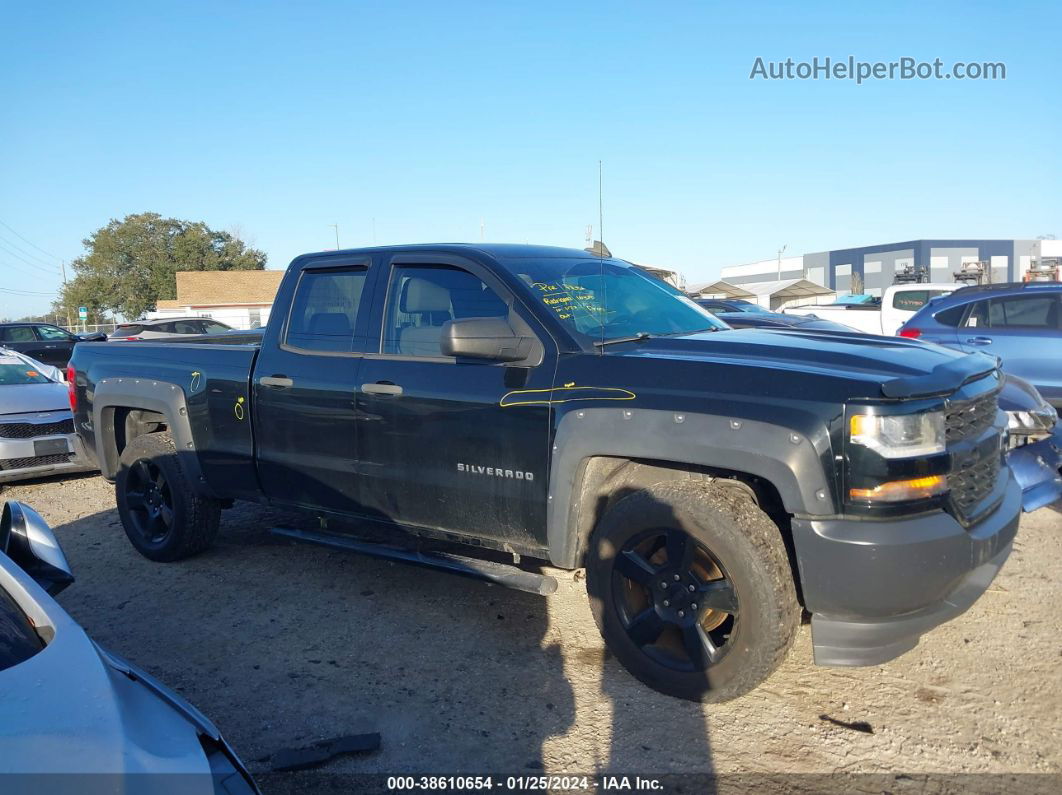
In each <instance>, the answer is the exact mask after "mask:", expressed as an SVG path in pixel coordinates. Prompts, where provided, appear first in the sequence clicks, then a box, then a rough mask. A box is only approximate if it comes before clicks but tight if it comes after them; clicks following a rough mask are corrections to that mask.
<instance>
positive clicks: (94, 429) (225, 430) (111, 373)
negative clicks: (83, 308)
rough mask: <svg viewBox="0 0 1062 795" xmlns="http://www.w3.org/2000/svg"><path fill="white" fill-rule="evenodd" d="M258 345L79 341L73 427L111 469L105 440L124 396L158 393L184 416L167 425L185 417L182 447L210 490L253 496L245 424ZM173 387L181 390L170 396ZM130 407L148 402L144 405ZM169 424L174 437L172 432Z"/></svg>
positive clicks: (250, 439) (250, 437)
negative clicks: (185, 435) (185, 437)
mask: <svg viewBox="0 0 1062 795" xmlns="http://www.w3.org/2000/svg"><path fill="white" fill-rule="evenodd" d="M257 353H258V347H257V346H256V345H208V344H196V343H173V342H166V343H152V342H129V343H125V344H122V345H111V344H107V343H82V344H81V345H79V346H78V347H77V349H76V351H75V354H74V358H73V360H72V361H73V364H74V367H75V369H76V389H77V394H78V408H77V412H76V415H75V420H74V422H75V428H76V430H77V432H78V434H79V435H80V436H81V437H82V438H83V439H84V441H85V443H86V446H88V447H90V449H92V450H95V451H96V454H97V456H99V457H101V459H102V460H101V461H100V464H101V469H102V470H103V472H104V475H105V476H107V477H113V475H114V471H113V469H112V467H111V466H109V465H108V462H107V460H106V458H107V456H106V455H105V453H104V452H103V451H104V446H105V445H106V444H107V442H108V439H107V438H104V437H106V436H107V435H110V436H112V437H113V435H114V433H115V430H114V426H113V423H108V417H113V416H114V411H115V410H117V409H121V408H123V407H126V406H127V405H128V404H130V403H132V404H135V403H136V401H137V399H136V398H135V397H132V398H130V397H129V395H145V396H151V395H158V396H160V397H163V398H165V400H167V401H174V400H175V401H176V402H174V403H173V405H175V406H181V405H182V404H183V407H184V408H186V415H184V416H181V415H180V411H179V408H178V409H177V410H176V412H175V413H176V414H177V415H178V416H173V417H167V421H168V422H169V423H170V425H171V427H174V426H178V425H181V424H183V423H187V427H188V431H189V432H190V441H191V444H192V446H191V448H188V446H187V442H186V443H185V444H184V445H182V447H183V448H184V449H183V450H181V451H180V452H187V453H188V454H190V455H194V456H195V458H196V460H197V462H198V467H199V469H200V471H201V475H202V478H203V481H204V484H205V486H206V487H207V489H208V490H209V492H211V493H212V494H213V495H214V496H217V497H222V498H224V497H233V498H244V499H246V498H254V497H257V495H258V480H257V475H256V472H255V467H254V433H253V429H252V427H251V411H250V393H249V391H248V384H249V383H250V373H251V369H252V367H253V366H254V360H255V357H256V355H257ZM174 390H178V391H179V393H180V394H179V396H176V397H175V396H174V395H173V392H174ZM129 407H132V408H151V406H150V405H147V404H146V403H145V405H142V406H137V405H131V406H129ZM178 435H179V434H178V432H177V428H174V438H175V440H177V438H178Z"/></svg>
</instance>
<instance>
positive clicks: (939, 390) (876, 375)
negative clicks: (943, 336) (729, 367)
mask: <svg viewBox="0 0 1062 795" xmlns="http://www.w3.org/2000/svg"><path fill="white" fill-rule="evenodd" d="M623 348H624V351H623V353H624V355H627V356H632V357H661V358H670V359H684V360H701V361H708V362H714V363H720V364H725V363H729V364H741V365H745V366H757V367H763V368H767V369H775V370H794V371H799V372H801V373H819V374H822V375H824V376H842V377H845V378H849V379H851V378H856V379H858V380H861V381H865V382H869V383H870V384H872V385H873V386H872V388H871V389H870V390H869V391H868V393H867V394H866V395H865V396H866V397H888V398H908V397H920V396H928V395H942V394H948V393H950V392H953V391H955V390H956V389H958V388H959V387H960V386H962V385H963V384H964V383H966V382H968V381H972V380H974V379H976V378H979V377H981V376H984V375H987V374H988V373H991V372H993V371H994V370H996V369H997V367H998V361H997V360H996V358H995V357H993V356H988V355H986V354H983V353H973V354H966V353H960V352H958V351H953V350H951V349H950V348H945V347H942V346H940V345H934V344H932V343H925V342H919V341H918V340H911V339H906V338H904V337H881V336H876V335H872V334H860V333H858V332H854V333H851V334H846V333H837V332H822V331H816V330H814V329H802V328H794V329H751V328H750V329H730V330H724V331H716V332H704V333H700V334H689V335H683V336H675V337H655V338H650V339H648V340H645V341H643V342H638V343H630V344H629V345H624V346H623Z"/></svg>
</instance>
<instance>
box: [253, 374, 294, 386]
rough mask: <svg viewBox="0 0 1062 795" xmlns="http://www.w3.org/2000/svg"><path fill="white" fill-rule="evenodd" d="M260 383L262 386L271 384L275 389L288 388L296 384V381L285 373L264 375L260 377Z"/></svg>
mask: <svg viewBox="0 0 1062 795" xmlns="http://www.w3.org/2000/svg"><path fill="white" fill-rule="evenodd" d="M258 383H259V384H261V385H262V386H271V387H273V388H274V389H287V388H288V387H290V386H295V382H294V381H292V380H291V379H290V378H288V377H287V376H283V375H263V376H262V377H261V378H259V379H258Z"/></svg>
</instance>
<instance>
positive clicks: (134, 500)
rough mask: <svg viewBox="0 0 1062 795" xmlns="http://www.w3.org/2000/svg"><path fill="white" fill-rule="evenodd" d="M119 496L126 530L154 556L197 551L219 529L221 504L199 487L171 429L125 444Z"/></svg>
mask: <svg viewBox="0 0 1062 795" xmlns="http://www.w3.org/2000/svg"><path fill="white" fill-rule="evenodd" d="M115 496H116V497H117V502H118V515H119V516H120V517H121V519H122V527H124V528H125V534H126V535H127V536H128V537H129V540H130V542H132V544H133V546H134V547H136V550H137V552H139V553H140V554H141V555H143V556H144V557H146V558H150V559H151V560H155V561H164V562H166V561H174V560H181V559H182V558H187V557H189V556H191V555H195V554H196V553H198V552H202V551H203V550H204V549H206V548H207V547H209V546H210V545H211V543H213V541H214V537H215V536H216V535H217V532H218V521H219V519H220V516H221V508H220V505H219V504H218V502H217V500H212V499H210V498H208V497H202V496H199V495H197V494H196V493H195V492H194V490H193V489H192V484H191V482H190V480H189V478H188V476H187V474H186V473H185V471H184V467H182V466H181V460H180V458H179V457H178V456H177V451H176V448H175V447H174V444H173V437H171V436H170V435H169V434H168V433H149V434H145V435H143V436H138V437H136V438H135V439H133V441H131V442H130V443H129V444H128V445H127V446H126V448H125V449H124V450H123V451H122V456H121V466H120V468H119V470H118V476H117V478H116V479H115Z"/></svg>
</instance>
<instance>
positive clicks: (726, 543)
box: [586, 481, 800, 702]
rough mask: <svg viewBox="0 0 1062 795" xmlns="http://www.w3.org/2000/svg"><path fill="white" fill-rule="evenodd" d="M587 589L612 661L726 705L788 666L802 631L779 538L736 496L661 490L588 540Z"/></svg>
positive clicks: (620, 510)
mask: <svg viewBox="0 0 1062 795" xmlns="http://www.w3.org/2000/svg"><path fill="white" fill-rule="evenodd" d="M586 586H587V592H588V593H589V595H590V605H591V609H592V611H593V613H594V619H595V620H596V621H597V625H598V628H599V629H600V630H601V634H602V636H603V637H604V639H605V642H606V644H607V645H608V647H609V650H610V651H611V652H612V653H613V654H615V655H616V658H617V659H618V660H619V661H620V662H621V663H622V664H623V666H624V667H625V668H626V669H627V670H628V671H630V672H631V673H632V674H633V675H634V676H635V677H636V678H638V679H639V680H641V681H642V682H644V683H645V684H647V685H649V687H651V688H653V689H654V690H658V691H660V692H661V693H666V694H667V695H670V696H676V697H678V698H683V699H688V700H690V701H703V702H719V701H729V700H730V699H733V698H737V697H738V696H741V695H744V694H745V693H747V692H748V691H750V690H752V689H753V688H755V687H756V686H757V685H759V684H760V683H761V682H763V681H764V680H765V679H767V677H768V676H770V675H771V673H772V672H773V671H774V670H775V668H777V667H778V665H779V664H781V662H782V660H783V659H784V658H785V655H786V652H788V650H789V647H790V645H791V644H792V642H793V637H794V635H795V633H796V628H797V626H798V624H799V620H800V606H799V604H798V602H797V598H796V590H795V587H794V584H793V577H792V574H791V571H790V568H789V560H788V557H787V556H786V550H785V545H784V544H783V542H782V538H781V536H780V534H779V532H778V528H777V527H776V526H775V525H774V523H773V522H772V521H771V520H770V519H769V518H768V517H767V515H766V514H765V513H763V512H762V511H761V510H760V509H759V508H758V507H757V506H756V505H755V503H754V502H753V501H752V499H751V498H750V497H749V496H748V495H746V494H744V493H742V492H740V491H738V490H737V489H729V488H723V487H718V486H717V487H713V486H712V485H711V484H704V483H694V482H689V481H686V482H677V483H676V482H671V483H660V484H657V485H655V486H651V487H649V488H647V489H644V490H642V491H638V492H635V493H633V494H631V495H629V496H627V497H624V498H623V499H621V500H620V501H619V502H617V503H616V504H615V505H614V506H613V507H612V508H610V509H609V510H608V511H607V512H606V513H605V515H604V516H603V517H602V518H601V521H600V523H599V524H598V526H597V528H596V529H595V530H594V533H593V535H592V536H591V539H590V549H589V551H588V554H587V563H586Z"/></svg>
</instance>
